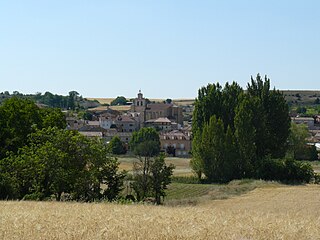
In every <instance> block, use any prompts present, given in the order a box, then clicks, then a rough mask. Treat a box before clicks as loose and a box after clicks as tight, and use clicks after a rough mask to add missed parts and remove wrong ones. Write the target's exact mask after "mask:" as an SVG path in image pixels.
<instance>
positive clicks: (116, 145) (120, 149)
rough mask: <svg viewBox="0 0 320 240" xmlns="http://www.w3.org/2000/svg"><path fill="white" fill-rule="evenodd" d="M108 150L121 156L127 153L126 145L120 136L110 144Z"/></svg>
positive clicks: (115, 137) (114, 138)
mask: <svg viewBox="0 0 320 240" xmlns="http://www.w3.org/2000/svg"><path fill="white" fill-rule="evenodd" d="M108 150H109V152H111V153H112V154H116V155H120V154H125V153H126V152H127V150H126V147H125V145H124V143H123V142H122V141H121V139H120V137H119V136H114V137H113V138H112V139H111V141H110V142H109V144H108Z"/></svg>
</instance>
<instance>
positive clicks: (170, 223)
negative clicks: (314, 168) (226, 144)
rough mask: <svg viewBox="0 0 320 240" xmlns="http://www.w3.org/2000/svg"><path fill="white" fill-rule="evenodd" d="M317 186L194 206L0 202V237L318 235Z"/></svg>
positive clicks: (270, 189)
mask: <svg viewBox="0 0 320 240" xmlns="http://www.w3.org/2000/svg"><path fill="white" fill-rule="evenodd" d="M319 202H320V186H318V185H308V186H272V187H263V188H256V189H255V190H253V191H250V192H248V193H246V194H243V195H240V196H234V197H231V198H229V199H226V200H208V201H205V202H203V203H201V204H199V205H196V206H187V207H185V206H180V207H171V206H150V205H120V204H106V203H59V202H23V201H22V202H11V201H7V202H6V201H3V202H0V209H1V211H0V239H9V240H10V239H26V240H29V239H30V240H31V239H219V240H220V239H221V240H223V239H290V240H294V239H299V240H300V239H320V228H319V226H320V218H319V216H320V208H319Z"/></svg>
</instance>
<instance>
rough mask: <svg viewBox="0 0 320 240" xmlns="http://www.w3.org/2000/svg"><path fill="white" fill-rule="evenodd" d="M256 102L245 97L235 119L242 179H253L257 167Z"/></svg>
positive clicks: (238, 107)
mask: <svg viewBox="0 0 320 240" xmlns="http://www.w3.org/2000/svg"><path fill="white" fill-rule="evenodd" d="M254 109H255V106H254V102H253V101H252V99H250V98H249V97H248V96H245V95H244V96H243V97H242V100H241V102H240V104H239V105H238V106H237V108H236V116H235V119H234V125H235V138H236V142H237V148H238V154H239V155H238V158H239V159H240V160H241V162H240V165H239V171H240V176H241V177H247V178H248V177H252V176H253V172H254V167H257V165H256V163H255V161H256V160H257V155H256V154H257V152H256V144H254V143H255V139H256V129H255V124H254Z"/></svg>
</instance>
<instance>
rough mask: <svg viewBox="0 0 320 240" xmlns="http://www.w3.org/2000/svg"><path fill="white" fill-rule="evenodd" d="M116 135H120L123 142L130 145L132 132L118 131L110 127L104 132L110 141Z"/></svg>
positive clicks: (104, 135) (107, 140)
mask: <svg viewBox="0 0 320 240" xmlns="http://www.w3.org/2000/svg"><path fill="white" fill-rule="evenodd" d="M114 136H118V137H119V138H120V140H121V141H122V142H124V143H125V144H127V145H128V144H129V142H130V140H131V138H132V132H118V131H117V130H116V129H109V130H107V131H106V132H104V133H103V137H104V139H105V141H106V142H110V141H111V139H112V138H113V137H114Z"/></svg>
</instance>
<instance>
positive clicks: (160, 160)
mask: <svg viewBox="0 0 320 240" xmlns="http://www.w3.org/2000/svg"><path fill="white" fill-rule="evenodd" d="M174 168H175V167H174V165H173V164H172V163H171V164H170V165H169V166H166V163H165V161H164V154H161V155H160V156H158V157H156V158H155V160H154V161H153V162H152V164H151V167H150V169H151V184H152V190H153V195H154V197H155V200H156V204H161V197H165V196H166V193H165V191H164V190H165V189H167V185H169V184H170V183H171V176H172V174H173V169H174Z"/></svg>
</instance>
